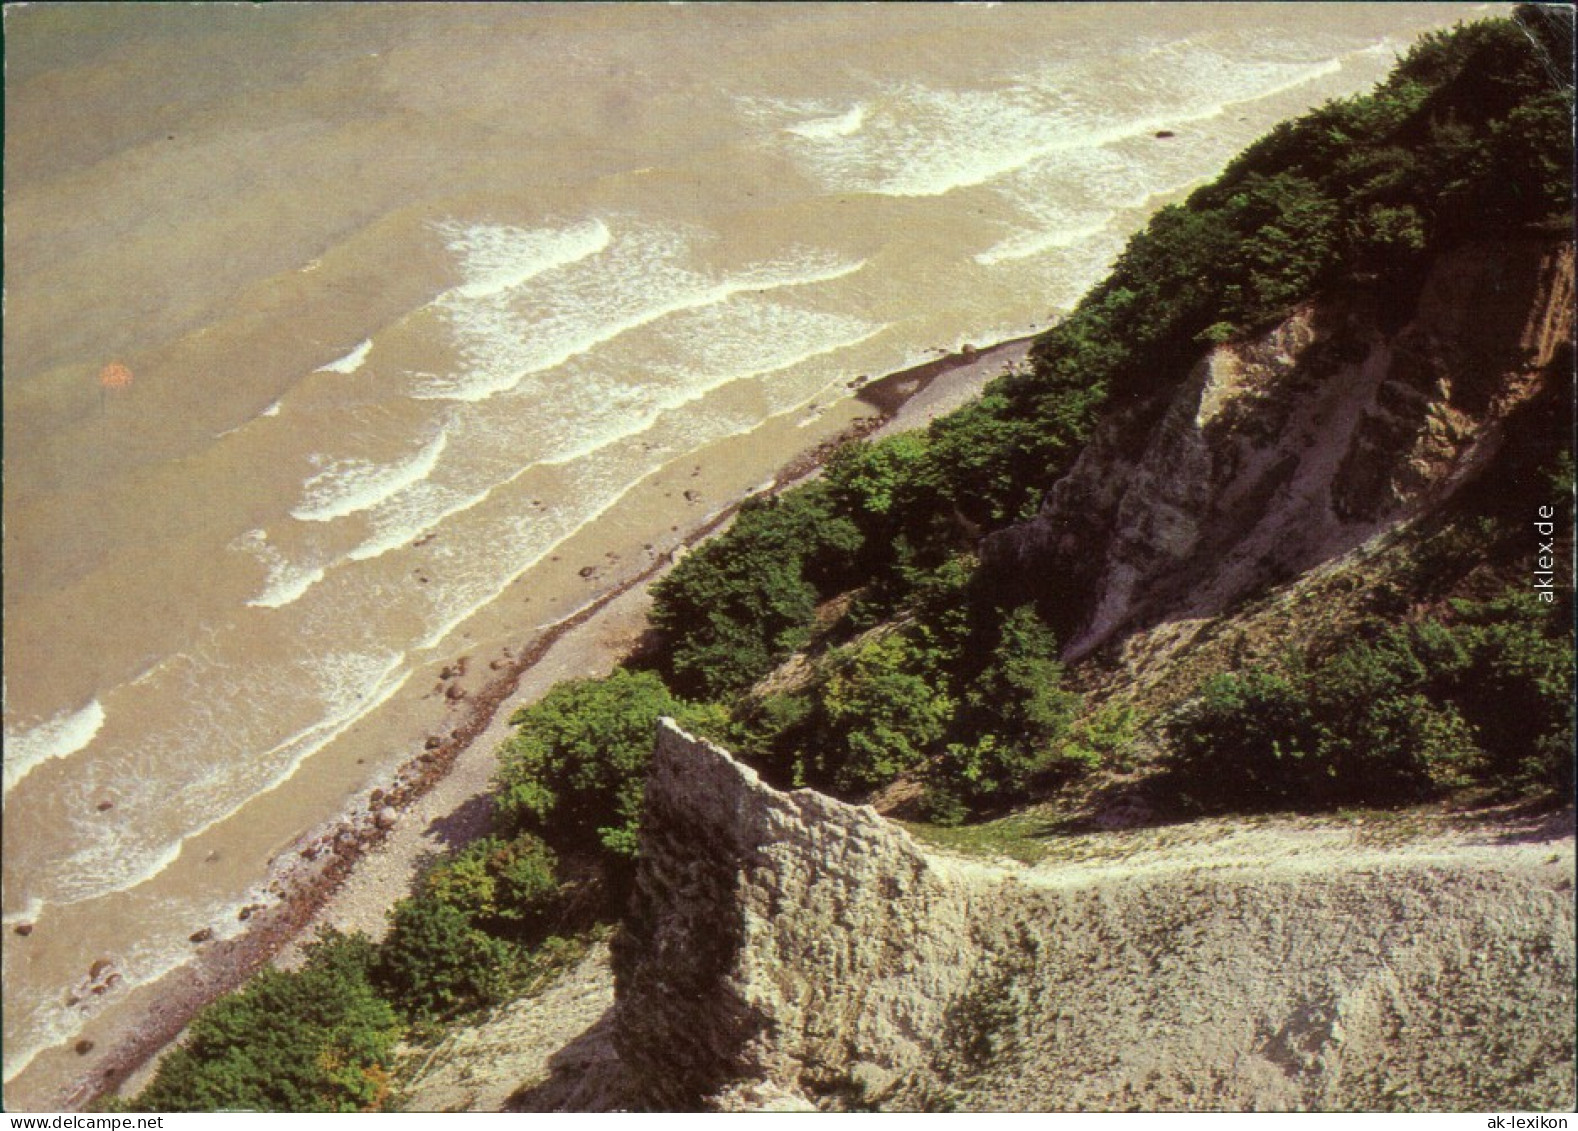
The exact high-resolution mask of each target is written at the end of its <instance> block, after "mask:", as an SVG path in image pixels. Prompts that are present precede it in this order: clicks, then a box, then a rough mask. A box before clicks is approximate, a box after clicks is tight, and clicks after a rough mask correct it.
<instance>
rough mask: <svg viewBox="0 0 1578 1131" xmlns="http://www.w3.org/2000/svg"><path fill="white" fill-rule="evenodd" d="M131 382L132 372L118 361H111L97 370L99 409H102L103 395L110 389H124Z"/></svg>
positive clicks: (101, 410)
mask: <svg viewBox="0 0 1578 1131" xmlns="http://www.w3.org/2000/svg"><path fill="white" fill-rule="evenodd" d="M131 383H132V372H131V370H130V369H127V368H126V367H125V366H124V365H122V364H121V363H120V362H118V361H112V362H110V363H109V364H108V365H106V366H105V367H104V368H103V369H101V370H99V411H100V412H103V411H104V404H105V401H104V397H105V394H106V393H108V392H109V390H111V389H124V388H126V386H128V385H130V384H131Z"/></svg>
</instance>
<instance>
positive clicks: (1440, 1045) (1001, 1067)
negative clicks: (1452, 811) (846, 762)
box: [612, 723, 1575, 1111]
mask: <svg viewBox="0 0 1578 1131" xmlns="http://www.w3.org/2000/svg"><path fill="white" fill-rule="evenodd" d="M1572 872H1573V855H1572V838H1571V833H1570V829H1567V830H1557V831H1555V832H1552V831H1551V830H1549V829H1545V830H1534V831H1532V832H1531V831H1527V830H1526V831H1525V832H1524V834H1522V837H1521V839H1512V838H1507V837H1503V838H1500V839H1498V838H1495V837H1489V836H1480V837H1479V838H1478V839H1476V838H1475V837H1472V836H1466V837H1460V838H1457V839H1455V840H1439V841H1432V842H1430V843H1428V844H1416V845H1414V846H1412V847H1407V848H1404V847H1395V846H1394V847H1388V848H1385V849H1376V848H1371V847H1365V846H1364V845H1363V844H1362V843H1361V842H1359V841H1358V840H1356V839H1354V838H1353V836H1352V833H1351V832H1350V831H1349V830H1347V829H1346V827H1344V828H1342V829H1336V830H1334V831H1333V830H1327V831H1324V832H1319V831H1317V832H1311V831H1308V830H1305V831H1286V830H1284V831H1281V832H1279V831H1277V830H1275V829H1263V830H1247V831H1245V830H1235V831H1231V832H1229V833H1227V834H1226V835H1225V836H1224V834H1223V833H1222V832H1220V831H1218V832H1214V833H1212V834H1211V835H1210V836H1209V837H1206V838H1202V839H1201V840H1200V841H1199V842H1198V843H1197V844H1196V845H1195V846H1194V847H1193V848H1190V847H1188V846H1183V847H1179V846H1177V845H1173V846H1168V847H1167V848H1165V850H1159V851H1155V852H1152V853H1150V854H1149V855H1148V856H1147V855H1146V853H1144V852H1137V851H1136V850H1135V846H1134V845H1132V844H1130V845H1126V846H1118V850H1117V851H1116V852H1115V853H1113V854H1110V855H1108V856H1107V857H1106V858H1098V859H1094V860H1086V861H1082V862H1062V863H1059V864H1048V865H1042V866H1040V867H1038V868H1033V869H1026V868H1015V867H1009V866H1001V867H999V866H988V865H985V864H980V863H975V862H967V861H963V860H956V859H952V858H949V857H943V856H937V855H934V854H931V853H928V852H926V851H923V850H922V849H921V848H920V847H919V846H918V845H917V844H916V842H914V841H913V840H912V839H911V838H910V837H909V836H908V835H907V834H906V833H905V832H903V831H902V830H901V829H899V828H897V827H896V826H893V825H890V824H888V823H886V822H884V821H883V820H882V819H880V818H879V817H878V816H877V815H876V814H875V813H874V812H873V811H871V810H870V809H866V808H857V807H853V806H849V805H844V804H841V803H839V802H837V801H834V800H831V799H829V798H826V797H822V796H820V795H817V794H814V793H811V792H810V791H798V792H794V793H782V792H779V791H776V790H773V789H771V788H769V787H768V786H766V785H764V784H763V783H762V782H761V781H760V780H759V779H758V778H757V776H756V775H755V773H754V772H752V771H751V770H750V769H749V768H747V767H745V766H743V765H741V764H740V763H739V762H737V761H735V760H734V759H733V758H731V757H730V756H729V755H728V754H727V753H726V752H725V751H723V750H721V749H720V748H718V747H716V746H714V745H712V744H710V743H706V742H702V741H698V740H696V739H693V738H691V737H689V736H688V735H685V734H684V733H683V732H681V731H679V730H678V729H677V728H676V727H674V726H673V725H672V724H667V723H666V724H664V727H663V729H662V733H661V735H660V737H659V740H658V745H657V752H656V755H655V758H654V762H653V766H652V771H651V776H650V778H649V780H648V784H647V810H646V813H645V815H644V818H643V823H642V843H641V864H640V868H639V873H638V878H637V882H636V894H635V898H634V900H633V903H632V908H631V911H630V914H629V916H628V917H627V920H626V922H625V923H624V925H623V927H622V929H621V932H620V934H619V936H618V937H617V941H616V944H615V947H614V960H613V961H614V970H615V975H616V980H617V988H618V995H617V1006H616V1008H615V1012H614V1015H613V1018H612V1022H613V1039H614V1044H615V1047H616V1048H617V1050H618V1054H619V1057H620V1060H621V1061H622V1062H623V1066H624V1069H625V1071H626V1072H627V1073H628V1074H629V1077H630V1079H631V1082H632V1087H633V1089H634V1094H635V1095H636V1096H638V1097H639V1100H638V1101H637V1102H639V1103H640V1104H642V1105H644V1106H648V1107H655V1108H666V1109H681V1110H685V1109H695V1108H703V1107H721V1108H736V1109H737V1108H753V1107H770V1108H778V1109H794V1108H811V1107H817V1108H822V1109H850V1108H864V1107H882V1108H887V1109H899V1110H914V1109H936V1108H961V1109H974V1110H999V1111H1007V1110H1069V1109H1076V1110H1114V1109H1125V1108H1136V1109H1158V1110H1173V1109H1205V1110H1222V1109H1230V1110H1239V1109H1242V1110H1266V1109H1299V1108H1319V1109H1328V1110H1334V1109H1409V1110H1426V1109H1437V1110H1452V1109H1474V1108H1489V1107H1502V1106H1508V1105H1511V1106H1518V1107H1524V1108H1546V1107H1567V1106H1570V1105H1571V1104H1572V1102H1573V1100H1574V1098H1575V1097H1574V1083H1573V1051H1574V1050H1573V1023H1572V1013H1573V1004H1574V1003H1573V986H1574V954H1573V932H1574V927H1573V905H1572V896H1571V883H1572Z"/></svg>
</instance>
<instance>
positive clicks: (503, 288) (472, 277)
mask: <svg viewBox="0 0 1578 1131" xmlns="http://www.w3.org/2000/svg"><path fill="white" fill-rule="evenodd" d="M438 227H439V231H440V232H442V233H443V234H445V235H447V236H448V237H449V242H448V244H447V246H448V248H449V250H450V251H452V252H454V253H455V254H456V255H458V256H460V259H461V264H462V271H463V273H464V274H465V276H466V282H464V283H462V284H461V285H460V286H458V287H456V288H455V289H454V290H453V291H452V292H450V293H451V294H452V295H454V296H455V297H458V298H462V299H478V298H491V297H493V296H494V295H499V294H503V293H505V292H507V291H511V290H514V289H515V288H516V287H519V286H521V285H522V284H524V283H527V282H530V281H531V280H532V279H535V278H536V277H537V276H538V275H543V274H546V273H548V272H549V271H553V270H555V269H557V268H560V267H568V266H569V265H570V264H572V263H578V262H580V261H581V260H583V259H586V258H588V257H589V256H593V255H596V254H597V253H598V252H601V251H603V250H604V249H606V248H607V247H608V245H609V244H610V243H611V242H612V241H613V233H612V232H610V231H609V229H608V225H607V224H606V223H604V222H603V221H602V220H588V221H585V222H583V223H580V224H575V225H573V226H571V227H569V228H559V229H553V228H548V229H543V228H537V229H532V228H516V227H510V226H507V225H502V224H460V223H457V222H454V221H450V222H447V223H444V224H440V225H439V226H438Z"/></svg>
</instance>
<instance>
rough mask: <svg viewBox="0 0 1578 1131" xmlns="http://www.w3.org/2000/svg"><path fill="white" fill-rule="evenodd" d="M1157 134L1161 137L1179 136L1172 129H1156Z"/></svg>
mask: <svg viewBox="0 0 1578 1131" xmlns="http://www.w3.org/2000/svg"><path fill="white" fill-rule="evenodd" d="M1156 136H1157V137H1160V138H1169V137H1177V136H1178V135H1177V134H1175V133H1173V131H1172V130H1157V131H1156Z"/></svg>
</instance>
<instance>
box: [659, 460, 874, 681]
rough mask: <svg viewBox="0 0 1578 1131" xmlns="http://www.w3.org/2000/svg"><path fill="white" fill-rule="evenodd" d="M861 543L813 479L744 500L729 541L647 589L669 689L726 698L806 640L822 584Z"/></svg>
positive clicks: (719, 542)
mask: <svg viewBox="0 0 1578 1131" xmlns="http://www.w3.org/2000/svg"><path fill="white" fill-rule="evenodd" d="M860 542H861V535H860V532H859V530H857V529H856V528H855V527H854V525H853V524H851V523H849V522H848V521H846V520H843V519H841V518H840V517H839V516H838V515H837V514H836V513H835V512H834V510H833V508H832V505H831V503H830V501H829V499H828V497H827V492H826V491H825V489H823V488H822V487H821V486H820V485H813V486H811V487H807V488H803V489H801V490H799V491H794V492H791V493H789V494H785V495H781V496H778V497H775V498H768V499H758V500H753V501H751V502H748V503H746V504H745V505H744V506H743V507H741V509H740V514H739V516H738V518H737V519H736V520H735V523H734V526H733V527H732V528H731V529H730V531H729V533H728V536H727V537H725V538H720V539H717V540H715V541H713V542H709V543H707V544H706V545H704V546H702V547H701V548H700V549H699V550H697V551H696V552H695V553H693V554H691V555H690V556H688V557H687V558H685V560H684V561H682V562H681V563H680V564H679V565H678V566H677V567H676V568H675V569H674V571H673V572H672V573H670V574H669V575H668V576H667V577H665V578H663V579H662V580H661V581H660V582H658V583H657V585H655V586H654V587H653V595H654V605H653V610H652V624H653V627H655V628H657V629H658V630H659V631H661V632H663V633H664V634H665V635H666V636H667V637H668V638H669V640H670V642H671V643H670V646H669V647H668V648H667V649H666V650H665V662H666V671H665V674H667V675H668V677H669V679H670V681H671V682H672V683H673V685H674V687H675V688H676V689H677V690H678V691H680V692H681V693H682V694H686V695H693V696H696V697H700V698H714V697H717V696H721V695H726V694H728V693H730V692H733V691H738V690H739V689H741V688H743V687H746V686H748V685H749V684H751V683H752V682H754V681H755V680H756V679H757V678H759V677H760V676H761V675H762V674H763V673H765V672H767V671H769V670H770V669H771V668H772V666H773V665H774V664H775V663H777V662H778V661H779V660H781V659H783V658H784V657H785V656H787V655H789V653H791V652H793V651H794V650H795V649H796V648H798V647H800V646H801V645H802V644H804V643H805V642H806V639H807V636H808V626H809V625H810V623H811V618H812V614H813V613H814V611H815V608H816V601H817V596H818V591H819V590H818V587H819V584H820V585H821V586H822V587H824V588H827V587H831V585H832V583H833V582H834V579H835V577H837V576H838V574H839V573H840V572H841V563H842V562H844V561H845V560H847V559H848V558H850V557H852V556H853V555H854V554H855V553H856V552H857V551H858V549H859V546H860Z"/></svg>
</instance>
